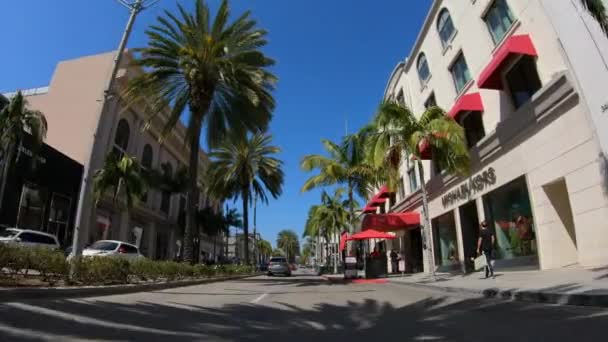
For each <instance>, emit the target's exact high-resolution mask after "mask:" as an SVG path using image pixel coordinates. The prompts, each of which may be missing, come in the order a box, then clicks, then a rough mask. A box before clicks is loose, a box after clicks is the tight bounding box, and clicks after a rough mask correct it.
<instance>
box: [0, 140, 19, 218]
mask: <svg viewBox="0 0 608 342" xmlns="http://www.w3.org/2000/svg"><path fill="white" fill-rule="evenodd" d="M15 146H16V144H15V143H10V144H8V146H7V147H8V148H7V151H8V153H7V154H6V155H5V159H4V165H3V166H2V184H0V211H2V205H3V203H4V192H5V191H6V184H7V181H8V173H9V170H10V169H11V163H12V161H13V159H14V156H15Z"/></svg>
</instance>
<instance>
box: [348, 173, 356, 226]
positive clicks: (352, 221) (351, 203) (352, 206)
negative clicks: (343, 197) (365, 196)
mask: <svg viewBox="0 0 608 342" xmlns="http://www.w3.org/2000/svg"><path fill="white" fill-rule="evenodd" d="M348 202H349V210H350V219H349V221H350V222H349V226H350V229H349V232H350V233H351V234H352V233H354V232H355V203H354V202H355V199H354V195H353V184H352V182H351V181H349V182H348Z"/></svg>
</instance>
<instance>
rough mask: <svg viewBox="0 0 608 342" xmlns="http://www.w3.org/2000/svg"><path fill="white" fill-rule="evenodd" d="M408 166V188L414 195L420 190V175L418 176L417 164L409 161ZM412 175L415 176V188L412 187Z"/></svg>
mask: <svg viewBox="0 0 608 342" xmlns="http://www.w3.org/2000/svg"><path fill="white" fill-rule="evenodd" d="M407 164H408V165H407V171H406V173H407V180H408V187H409V189H410V193H414V192H416V191H418V190H419V189H420V182H418V175H417V174H416V163H415V162H412V161H409V160H408V163H407ZM411 175H414V177H413V179H414V184H415V185H416V186H415V187H412V177H411Z"/></svg>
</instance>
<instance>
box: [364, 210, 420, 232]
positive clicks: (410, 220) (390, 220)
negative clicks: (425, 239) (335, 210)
mask: <svg viewBox="0 0 608 342" xmlns="http://www.w3.org/2000/svg"><path fill="white" fill-rule="evenodd" d="M418 226H420V214H419V213H417V212H413V211H410V212H405V213H390V214H381V215H367V216H365V218H364V219H363V222H362V224H361V229H362V230H364V231H365V230H368V229H375V230H380V231H386V232H390V231H397V230H405V229H409V228H414V227H418Z"/></svg>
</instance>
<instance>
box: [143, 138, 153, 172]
mask: <svg viewBox="0 0 608 342" xmlns="http://www.w3.org/2000/svg"><path fill="white" fill-rule="evenodd" d="M153 159H154V152H153V151H152V146H150V144H146V146H144V151H143V153H142V154H141V166H143V167H144V168H146V169H151V168H152V160H153Z"/></svg>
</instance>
